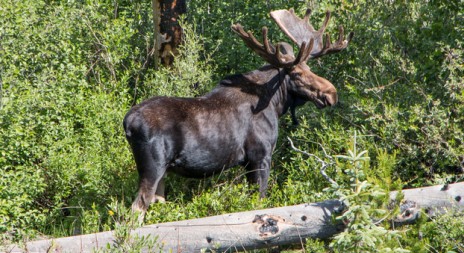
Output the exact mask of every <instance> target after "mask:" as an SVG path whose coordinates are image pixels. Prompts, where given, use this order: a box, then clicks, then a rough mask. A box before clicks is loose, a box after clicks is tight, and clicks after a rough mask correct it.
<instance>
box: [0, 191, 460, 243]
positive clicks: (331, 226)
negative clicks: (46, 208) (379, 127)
mask: <svg viewBox="0 0 464 253" xmlns="http://www.w3.org/2000/svg"><path fill="white" fill-rule="evenodd" d="M398 194H399V193H398V192H392V193H391V195H390V197H391V200H392V201H395V200H396V198H397V195H398ZM402 194H403V195H404V197H403V200H402V202H401V203H399V205H400V210H401V215H400V216H399V217H398V218H397V219H396V220H395V222H396V224H397V225H401V224H405V223H411V222H414V221H415V219H417V217H418V216H419V213H421V210H425V213H427V214H430V215H437V214H440V213H442V212H444V211H447V210H449V209H451V208H457V209H460V210H463V209H464V201H463V200H462V197H463V196H464V182H462V183H456V184H449V185H445V186H431V187H424V188H417V189H408V190H403V191H402ZM341 211H343V205H342V203H341V202H339V201H338V200H328V201H324V202H320V203H310V204H301V205H295V206H287V207H279V208H271V209H263V210H255V211H247V212H240V213H231V214H223V215H218V216H212V217H206V218H201V219H193V220H185V221H178V222H169V223H162V224H155V225H148V226H144V227H141V228H138V229H135V230H133V231H132V236H139V237H141V236H148V235H149V236H150V237H151V238H155V237H156V238H157V242H158V243H160V247H162V251H164V252H202V251H215V252H224V251H226V252H227V251H230V252H236V251H243V250H249V249H258V248H266V247H270V246H278V245H290V244H303V243H304V240H305V239H306V238H320V239H323V238H330V237H332V236H333V235H335V234H337V233H339V232H341V231H342V230H343V229H344V226H343V224H336V223H334V222H333V218H332V214H336V213H339V212H341ZM114 240H115V237H114V232H113V231H109V232H101V233H95V234H88V235H80V236H72V237H66V238H57V239H50V240H41V241H34V242H29V243H27V244H26V246H25V248H19V247H18V246H15V245H12V246H10V247H8V248H7V249H6V252H50V251H54V252H92V251H93V250H95V249H99V248H105V247H106V246H107V245H108V244H109V245H112V244H114Z"/></svg>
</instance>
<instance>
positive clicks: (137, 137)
mask: <svg viewBox="0 0 464 253" xmlns="http://www.w3.org/2000/svg"><path fill="white" fill-rule="evenodd" d="M310 13H311V10H309V9H308V10H307V11H306V14H305V16H304V18H303V19H301V18H299V17H298V16H296V15H295V13H294V11H293V9H290V10H277V11H272V12H271V13H270V14H271V17H272V18H273V19H274V21H275V22H276V23H277V25H278V26H279V27H280V28H281V30H282V31H283V32H284V33H285V34H286V35H287V36H288V37H289V38H290V39H291V40H292V41H293V42H294V43H296V44H297V45H298V48H299V51H298V54H297V55H296V56H295V54H294V53H293V48H292V46H291V45H290V44H288V43H285V42H279V43H276V44H271V43H270V42H269V40H268V37H267V33H268V30H267V28H266V27H263V28H262V35H263V42H262V43H261V42H259V41H258V40H257V39H256V38H255V37H254V35H253V34H252V33H251V32H245V31H244V29H243V27H242V26H241V25H240V24H238V23H237V24H235V25H232V30H233V31H234V32H235V33H236V34H237V35H238V36H239V37H240V38H242V40H243V41H244V42H245V44H246V45H247V46H248V47H249V48H250V49H252V50H253V51H254V52H255V53H257V54H258V55H259V56H261V57H262V58H263V59H264V60H265V61H266V62H267V63H269V64H268V65H265V66H263V67H261V68H259V69H257V70H254V71H251V72H249V73H245V74H237V75H232V76H229V77H226V78H225V79H224V80H222V81H220V83H219V84H218V86H217V87H216V88H214V89H213V90H212V91H210V92H209V93H207V94H205V95H204V96H201V97H195V98H178V97H153V98H150V99H148V100H146V101H144V102H142V103H140V104H138V105H136V106H134V107H132V108H131V109H130V111H129V112H128V113H127V115H126V116H125V118H124V122H123V125H124V130H125V133H126V137H127V140H128V142H129V144H130V146H131V148H132V152H133V155H134V159H135V163H136V165H137V171H138V173H139V189H138V193H137V196H136V199H135V200H134V202H133V204H132V209H133V210H134V211H142V212H145V211H146V210H147V208H148V206H149V205H150V203H152V202H156V201H164V183H163V180H164V179H163V177H164V175H165V173H166V172H174V173H177V174H180V175H182V176H185V177H196V178H204V177H207V176H211V175H213V174H214V173H218V172H220V171H221V170H224V169H227V168H230V167H232V166H236V165H243V166H244V167H245V169H246V177H247V179H248V182H251V183H257V184H259V193H260V197H265V194H266V190H267V187H268V177H269V173H270V165H271V155H272V152H273V150H274V148H275V146H276V141H277V132H278V123H279V117H280V116H282V115H283V114H285V113H286V112H287V111H288V110H289V109H290V110H291V112H292V114H294V110H295V107H296V106H299V105H302V104H304V103H305V102H306V101H311V102H313V103H314V104H315V105H316V107H317V108H319V109H321V108H324V107H326V106H333V105H335V104H336V103H337V100H338V97H337V91H336V89H335V87H334V86H333V85H332V84H331V83H330V82H329V81H328V80H326V79H324V78H323V77H319V76H317V75H316V74H314V73H313V72H311V70H310V68H309V67H308V65H307V64H306V62H307V61H308V60H309V59H313V58H317V57H321V56H323V55H326V54H330V53H335V52H339V51H341V50H343V49H344V48H346V47H347V46H348V43H349V42H350V40H351V38H352V37H353V33H352V32H351V33H350V34H349V35H348V38H347V39H345V36H344V32H343V27H342V26H340V27H339V36H338V40H337V41H336V42H335V43H333V44H332V43H331V41H330V36H329V35H328V34H327V35H325V37H326V38H325V39H323V36H324V31H325V29H326V27H327V24H328V22H329V19H330V12H329V11H327V13H326V16H325V20H324V22H323V25H322V27H321V28H320V29H319V30H315V29H314V28H313V26H312V25H311V24H310V23H309V16H310ZM292 116H293V118H294V115H292Z"/></svg>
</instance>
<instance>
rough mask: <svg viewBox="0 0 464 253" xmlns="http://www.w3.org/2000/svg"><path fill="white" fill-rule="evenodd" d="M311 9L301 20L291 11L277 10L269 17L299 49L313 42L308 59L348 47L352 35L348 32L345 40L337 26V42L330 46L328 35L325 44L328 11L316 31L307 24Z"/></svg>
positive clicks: (342, 32) (340, 27)
mask: <svg viewBox="0 0 464 253" xmlns="http://www.w3.org/2000/svg"><path fill="white" fill-rule="evenodd" d="M310 14H311V9H307V10H306V14H305V16H304V18H303V19H301V18H299V17H298V16H296V15H295V12H294V10H293V9H290V10H277V11H272V12H271V17H272V18H273V19H274V21H275V22H276V23H277V25H278V26H279V27H280V29H282V31H284V33H285V34H286V35H287V36H288V37H289V38H290V39H291V40H292V41H293V42H295V43H297V44H298V46H299V47H300V48H301V47H302V45H303V44H304V43H307V42H308V41H314V45H313V47H312V49H311V52H310V58H317V57H320V56H323V55H326V54H331V53H335V52H339V51H341V50H343V49H345V48H346V47H347V46H348V43H349V42H350V41H351V39H352V38H353V35H354V33H353V32H350V34H349V35H348V38H347V39H345V36H344V31H343V27H342V26H339V27H338V30H339V34H338V40H337V41H336V42H335V43H334V44H332V43H331V42H330V35H329V34H326V35H325V43H324V39H323V38H322V37H323V35H324V31H325V29H326V27H327V24H328V23H329V20H330V11H327V12H326V14H325V20H324V23H323V24H322V27H321V28H320V29H319V30H318V31H316V30H315V29H314V28H313V26H312V25H311V24H310V23H309V16H310Z"/></svg>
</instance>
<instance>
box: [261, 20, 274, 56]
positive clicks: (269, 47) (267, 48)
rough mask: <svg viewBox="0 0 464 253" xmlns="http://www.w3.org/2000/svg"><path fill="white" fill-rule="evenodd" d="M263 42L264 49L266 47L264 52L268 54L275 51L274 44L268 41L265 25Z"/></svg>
mask: <svg viewBox="0 0 464 253" xmlns="http://www.w3.org/2000/svg"><path fill="white" fill-rule="evenodd" d="M262 31H263V44H264V49H266V52H267V53H268V54H273V53H274V52H275V48H274V46H272V45H271V44H270V43H269V39H268V37H267V32H268V30H267V27H265V26H263V29H262Z"/></svg>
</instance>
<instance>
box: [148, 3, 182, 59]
mask: <svg viewBox="0 0 464 253" xmlns="http://www.w3.org/2000/svg"><path fill="white" fill-rule="evenodd" d="M152 9H153V25H154V36H155V50H154V52H155V53H154V58H155V59H154V60H155V68H158V67H159V64H160V63H161V64H162V65H164V66H169V65H171V64H172V62H173V60H174V55H176V54H177V48H178V46H179V45H180V43H181V42H182V28H181V27H180V25H179V22H178V19H179V16H180V15H181V14H184V13H186V12H187V5H186V1H185V0H152Z"/></svg>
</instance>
